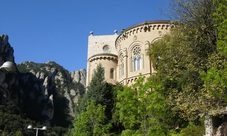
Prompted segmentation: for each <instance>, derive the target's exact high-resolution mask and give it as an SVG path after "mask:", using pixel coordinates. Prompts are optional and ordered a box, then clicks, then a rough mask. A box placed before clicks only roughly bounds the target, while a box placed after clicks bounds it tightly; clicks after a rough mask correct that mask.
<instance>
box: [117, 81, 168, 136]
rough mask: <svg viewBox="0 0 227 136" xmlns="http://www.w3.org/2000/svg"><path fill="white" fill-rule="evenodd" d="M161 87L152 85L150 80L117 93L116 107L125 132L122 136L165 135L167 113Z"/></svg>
mask: <svg viewBox="0 0 227 136" xmlns="http://www.w3.org/2000/svg"><path fill="white" fill-rule="evenodd" d="M163 91H164V90H163V89H162V86H160V85H155V84H153V82H152V80H151V78H148V79H147V81H146V82H145V77H140V78H139V79H137V82H136V83H135V84H134V85H132V86H130V87H124V90H123V91H118V95H117V100H118V102H117V107H118V108H119V114H120V116H119V117H120V121H121V122H122V124H123V126H124V127H125V130H124V131H123V132H122V135H129V134H130V135H145V136H146V135H159V136H161V135H166V133H167V130H168V125H167V124H168V123H167V122H168V117H167V116H168V115H167V114H166V113H167V111H168V107H167V104H166V102H165V97H164V95H163V94H164V92H163Z"/></svg>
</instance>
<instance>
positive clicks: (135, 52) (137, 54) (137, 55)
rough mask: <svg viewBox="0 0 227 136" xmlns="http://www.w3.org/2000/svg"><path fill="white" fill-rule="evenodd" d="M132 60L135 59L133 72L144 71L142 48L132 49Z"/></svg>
mask: <svg viewBox="0 0 227 136" xmlns="http://www.w3.org/2000/svg"><path fill="white" fill-rule="evenodd" d="M132 58H133V71H138V70H141V69H142V62H143V60H142V57H141V48H140V46H135V47H134V48H133V49H132Z"/></svg>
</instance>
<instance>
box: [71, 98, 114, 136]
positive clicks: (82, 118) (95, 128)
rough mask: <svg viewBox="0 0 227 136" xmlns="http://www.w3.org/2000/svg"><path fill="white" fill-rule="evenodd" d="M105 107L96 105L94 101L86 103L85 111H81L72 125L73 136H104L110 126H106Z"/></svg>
mask: <svg viewBox="0 0 227 136" xmlns="http://www.w3.org/2000/svg"><path fill="white" fill-rule="evenodd" d="M105 108H106V107H105V106H102V105H101V104H98V105H96V104H95V102H94V101H92V102H89V101H88V103H87V105H86V111H82V112H81V113H80V114H79V115H78V116H77V117H76V118H75V124H74V135H75V136H101V135H102V136H104V135H105V134H106V133H108V131H109V129H110V127H111V125H110V124H106V116H105Z"/></svg>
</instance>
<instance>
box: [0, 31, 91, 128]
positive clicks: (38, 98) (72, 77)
mask: <svg viewBox="0 0 227 136" xmlns="http://www.w3.org/2000/svg"><path fill="white" fill-rule="evenodd" d="M6 61H11V62H14V50H13V48H12V47H11V46H10V44H9V42H8V36H7V35H1V36H0V65H2V64H3V63H4V62H6ZM14 63H15V62H14ZM15 66H16V69H17V71H16V72H14V73H5V72H3V71H0V77H1V78H0V91H1V96H0V104H4V103H6V101H8V100H10V101H13V102H14V103H15V104H16V105H18V107H19V108H20V110H21V111H22V112H23V113H24V115H26V116H27V117H28V118H30V119H32V120H35V121H39V122H40V121H41V122H42V123H43V124H45V125H47V126H49V125H58V124H61V125H63V126H64V119H65V118H68V116H70V117H73V116H75V110H74V107H75V105H76V104H77V102H78V97H79V96H80V95H82V94H84V93H85V86H86V85H85V84H86V83H85V81H86V71H85V69H80V70H78V71H74V72H69V71H67V70H66V69H64V68H63V67H62V66H60V65H58V64H57V63H55V62H54V61H50V62H46V63H35V62H24V63H21V64H17V65H16V64H15ZM65 124H67V123H65ZM65 126H67V125H65Z"/></svg>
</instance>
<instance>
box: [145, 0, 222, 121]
mask: <svg viewBox="0 0 227 136" xmlns="http://www.w3.org/2000/svg"><path fill="white" fill-rule="evenodd" d="M172 7H173V10H174V12H175V14H176V15H177V17H178V18H177V21H178V22H177V23H176V22H175V23H173V24H175V27H174V28H172V29H171V32H170V33H169V34H167V35H165V36H164V37H163V38H162V39H161V40H159V41H156V42H154V43H151V45H150V49H149V52H148V55H150V58H151V60H152V61H155V60H157V56H160V59H159V61H158V63H154V65H156V67H157V69H156V70H157V73H156V76H155V77H154V79H155V80H154V81H155V82H156V83H159V84H162V85H163V86H164V90H165V93H166V94H165V95H166V97H167V98H168V99H167V101H168V103H169V104H170V105H171V106H172V110H173V111H175V112H177V113H178V114H179V115H180V116H181V117H182V118H185V119H189V120H195V119H196V118H198V117H199V115H200V114H201V113H207V112H208V110H209V109H210V108H213V107H217V106H218V104H217V99H213V97H212V96H211V95H210V94H209V93H208V92H207V90H206V88H205V87H204V81H203V80H202V78H201V76H200V73H202V72H204V71H207V69H208V68H209V66H208V65H207V64H208V62H211V61H210V55H211V54H213V53H215V52H216V51H217V50H216V41H217V36H216V32H217V29H216V27H215V24H214V22H213V20H212V16H213V13H214V11H215V7H216V5H215V4H213V3H212V1H211V0H203V1H200V0H189V1H188V0H187V1H186V0H173V4H172Z"/></svg>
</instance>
